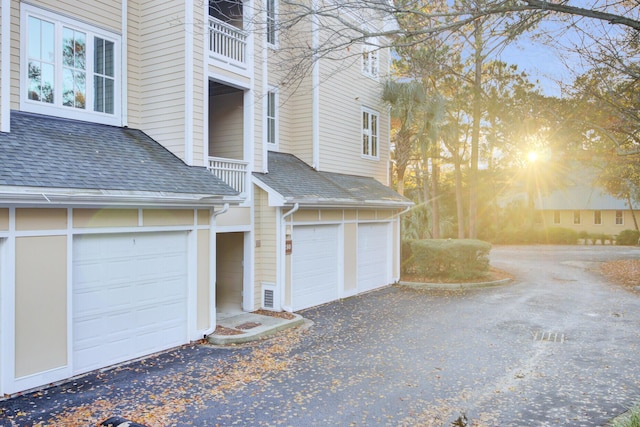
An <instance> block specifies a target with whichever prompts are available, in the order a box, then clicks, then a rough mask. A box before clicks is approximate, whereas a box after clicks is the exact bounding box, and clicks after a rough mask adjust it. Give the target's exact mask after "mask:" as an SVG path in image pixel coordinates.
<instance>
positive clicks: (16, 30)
mask: <svg viewBox="0 0 640 427" xmlns="http://www.w3.org/2000/svg"><path fill="white" fill-rule="evenodd" d="M2 65H3V66H4V64H2ZM11 109H12V110H19V109H20V2H19V1H17V0H13V1H12V2H11Z"/></svg>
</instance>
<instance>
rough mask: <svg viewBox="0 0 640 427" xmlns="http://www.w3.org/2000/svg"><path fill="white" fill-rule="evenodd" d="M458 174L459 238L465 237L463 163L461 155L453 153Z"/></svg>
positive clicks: (457, 207) (457, 208) (457, 213)
mask: <svg viewBox="0 0 640 427" xmlns="http://www.w3.org/2000/svg"><path fill="white" fill-rule="evenodd" d="M453 161H454V167H455V174H456V216H457V217H458V239H464V200H463V193H462V167H461V166H462V165H461V164H460V163H461V162H460V155H459V154H457V153H455V154H454V155H453Z"/></svg>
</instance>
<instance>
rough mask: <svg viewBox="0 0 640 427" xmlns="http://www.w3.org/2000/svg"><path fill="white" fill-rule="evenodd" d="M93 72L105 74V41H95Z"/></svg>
mask: <svg viewBox="0 0 640 427" xmlns="http://www.w3.org/2000/svg"><path fill="white" fill-rule="evenodd" d="M93 46H94V49H95V50H94V52H93V72H94V73H96V74H104V40H102V39H99V38H98V37H95V38H94V39H93Z"/></svg>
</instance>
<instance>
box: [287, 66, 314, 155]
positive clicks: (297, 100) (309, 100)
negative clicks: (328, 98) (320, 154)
mask: <svg viewBox="0 0 640 427" xmlns="http://www.w3.org/2000/svg"><path fill="white" fill-rule="evenodd" d="M281 98H282V99H283V100H284V104H282V115H281V118H282V120H281V123H282V125H283V126H282V127H281V134H283V133H284V132H286V136H283V138H281V140H280V151H285V152H289V153H293V154H295V155H296V156H297V157H299V158H300V159H301V160H303V161H305V162H307V163H308V164H311V163H313V88H312V80H311V78H310V76H309V77H306V78H305V79H304V80H303V81H302V82H301V84H300V86H299V87H298V88H297V89H296V91H295V93H293V94H291V93H289V92H288V93H286V95H285V97H281ZM283 131H284V132H283Z"/></svg>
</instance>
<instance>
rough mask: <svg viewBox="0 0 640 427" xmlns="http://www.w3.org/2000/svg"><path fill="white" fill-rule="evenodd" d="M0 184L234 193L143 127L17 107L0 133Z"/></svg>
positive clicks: (193, 192) (190, 192) (212, 193)
mask: <svg viewBox="0 0 640 427" xmlns="http://www.w3.org/2000/svg"><path fill="white" fill-rule="evenodd" d="M0 186H18V187H47V188H65V189H100V190H123V191H145V192H169V193H185V194H201V195H212V196H216V195H221V196H235V195H237V194H238V192H237V191H235V190H234V189H233V188H231V187H229V186H228V185H227V184H225V183H224V182H222V181H221V180H220V179H218V178H216V177H215V176H213V175H212V174H211V173H210V172H209V171H207V169H206V168H204V167H193V166H188V165H186V164H185V163H184V162H183V161H182V160H180V159H179V158H178V157H176V156H174V155H173V154H172V153H171V152H169V151H168V150H167V149H165V148H164V147H163V146H162V145H160V144H159V143H157V142H156V141H154V140H153V139H151V138H150V137H149V136H147V135H146V134H145V133H143V132H142V131H139V130H135V129H129V128H121V127H115V126H107V125H101V124H96V123H88V122H81V121H76V120H69V119H62V118H57V117H49V116H42V115H37V114H30V113H24V112H17V111H12V112H11V132H9V133H0Z"/></svg>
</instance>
